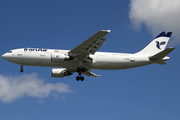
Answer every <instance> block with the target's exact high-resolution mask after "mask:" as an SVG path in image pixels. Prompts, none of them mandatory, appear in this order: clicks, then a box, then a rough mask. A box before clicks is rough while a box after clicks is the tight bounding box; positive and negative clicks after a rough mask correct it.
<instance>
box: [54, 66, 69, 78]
mask: <svg viewBox="0 0 180 120" xmlns="http://www.w3.org/2000/svg"><path fill="white" fill-rule="evenodd" d="M51 75H52V77H64V76H69V75H72V73H71V72H69V71H67V70H66V69H65V68H59V69H52V71H51Z"/></svg>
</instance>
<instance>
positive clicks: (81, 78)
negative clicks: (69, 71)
mask: <svg viewBox="0 0 180 120" xmlns="http://www.w3.org/2000/svg"><path fill="white" fill-rule="evenodd" d="M76 80H77V81H79V80H81V81H84V77H83V76H77V77H76Z"/></svg>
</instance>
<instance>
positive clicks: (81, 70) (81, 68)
mask: <svg viewBox="0 0 180 120" xmlns="http://www.w3.org/2000/svg"><path fill="white" fill-rule="evenodd" d="M85 71H86V69H85V68H84V67H78V68H77V72H85Z"/></svg>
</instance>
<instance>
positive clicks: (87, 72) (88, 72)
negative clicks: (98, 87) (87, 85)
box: [82, 70, 100, 78]
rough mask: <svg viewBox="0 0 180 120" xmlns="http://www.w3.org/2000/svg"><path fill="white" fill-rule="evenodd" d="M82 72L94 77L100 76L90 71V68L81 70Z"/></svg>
mask: <svg viewBox="0 0 180 120" xmlns="http://www.w3.org/2000/svg"><path fill="white" fill-rule="evenodd" d="M82 74H84V75H87V76H92V77H95V78H98V77H100V75H96V74H95V73H92V72H91V71H90V70H86V71H85V72H82Z"/></svg>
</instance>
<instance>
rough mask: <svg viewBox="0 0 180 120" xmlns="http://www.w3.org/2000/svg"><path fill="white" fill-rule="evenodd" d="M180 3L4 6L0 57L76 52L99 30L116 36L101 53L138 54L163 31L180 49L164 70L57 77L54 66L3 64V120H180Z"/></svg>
mask: <svg viewBox="0 0 180 120" xmlns="http://www.w3.org/2000/svg"><path fill="white" fill-rule="evenodd" d="M179 13H180V1H178V0H111V1H110V0H98V1H97V0H96V1H95V0H91V1H84V0H78V1H74V0H61V1H57V0H51V1H50V0H38V1H37V0H36V1H35V0H31V1H25V0H18V1H14V0H1V1H0V16H1V17H0V18H1V19H0V21H1V22H0V54H1V55H2V54H4V53H6V52H8V51H9V50H11V49H16V48H25V47H29V48H33V47H34V48H51V49H66V50H71V49H73V48H75V47H76V46H77V45H79V44H80V43H82V42H83V41H84V40H86V39H88V38H89V37H90V36H92V35H93V34H95V33H96V32H98V31H99V30H107V29H110V30H111V32H110V33H109V34H108V35H107V36H106V38H107V40H106V42H105V43H104V44H103V45H102V47H101V48H100V49H99V51H105V52H120V53H135V52H138V51H139V50H141V49H142V48H144V47H145V46H146V45H147V44H148V43H149V42H151V40H152V39H153V38H155V37H156V36H157V35H158V34H159V33H160V32H162V31H172V32H173V34H172V37H171V39H170V41H169V44H168V46H167V47H176V49H175V50H174V51H173V52H172V53H170V54H169V55H168V56H169V57H170V58H171V59H170V60H169V61H167V62H166V63H167V64H166V65H158V64H152V65H148V66H143V67H138V68H132V69H126V70H112V71H111V70H92V72H94V73H96V74H99V75H101V77H99V78H93V77H88V76H85V81H83V82H80V81H79V82H77V81H76V80H75V78H76V76H77V74H76V73H75V74H74V75H72V76H68V77H65V78H52V77H51V69H53V68H51V67H32V66H24V72H23V73H20V71H19V69H20V66H19V65H17V64H13V63H10V62H8V61H5V60H4V59H2V58H0V119H1V120H32V119H33V120H40V119H43V120H49V119H51V120H61V119H62V120H71V119H74V120H81V119H84V120H100V119H101V120H110V119H115V120H118V119H120V120H144V119H146V120H160V119H163V120H178V119H180V114H179V113H180V87H179V86H180V79H179V78H180V74H179V71H180V63H179V62H178V61H177V60H178V59H180V56H179V51H180V48H179V47H180V39H179V38H180V23H179V21H180V16H179Z"/></svg>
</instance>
